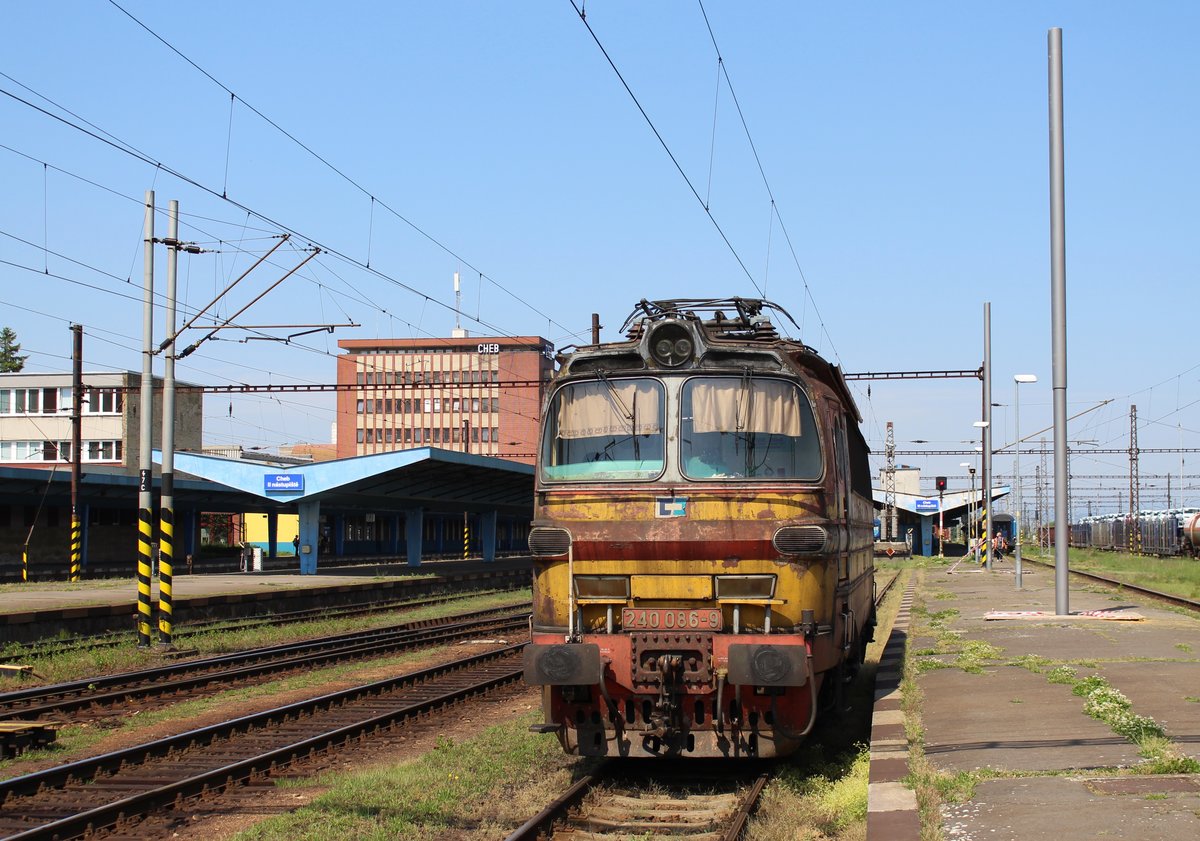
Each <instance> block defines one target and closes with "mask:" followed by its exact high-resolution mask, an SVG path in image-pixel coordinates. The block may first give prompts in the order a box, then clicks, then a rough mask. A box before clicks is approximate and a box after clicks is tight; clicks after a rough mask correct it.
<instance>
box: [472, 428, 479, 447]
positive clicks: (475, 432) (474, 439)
mask: <svg viewBox="0 0 1200 841" xmlns="http://www.w3.org/2000/svg"><path fill="white" fill-rule="evenodd" d="M471 443H472V444H478V443H479V427H477V426H473V427H471Z"/></svg>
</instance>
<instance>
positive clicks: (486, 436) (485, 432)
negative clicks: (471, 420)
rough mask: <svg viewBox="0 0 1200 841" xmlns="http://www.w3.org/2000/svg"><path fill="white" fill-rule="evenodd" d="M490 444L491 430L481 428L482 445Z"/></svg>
mask: <svg viewBox="0 0 1200 841" xmlns="http://www.w3.org/2000/svg"><path fill="white" fill-rule="evenodd" d="M491 442H492V430H491V429H489V428H488V427H486V426H485V427H484V428H483V443H485V444H490V443H491Z"/></svg>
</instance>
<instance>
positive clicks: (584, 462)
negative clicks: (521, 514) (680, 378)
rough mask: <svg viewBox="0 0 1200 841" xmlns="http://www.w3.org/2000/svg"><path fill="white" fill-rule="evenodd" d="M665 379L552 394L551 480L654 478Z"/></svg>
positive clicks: (546, 465) (608, 382) (659, 462)
mask: <svg viewBox="0 0 1200 841" xmlns="http://www.w3.org/2000/svg"><path fill="white" fill-rule="evenodd" d="M665 407H666V401H665V400H664V398H663V386H662V383H660V382H657V381H656V380H651V379H645V378H636V379H620V380H612V379H608V378H602V379H600V380H597V381H595V382H583V383H571V384H570V385H566V386H563V387H562V388H561V389H559V391H558V393H557V394H555V395H554V400H553V401H552V402H551V404H550V408H549V411H548V413H547V421H546V433H545V437H544V439H543V443H542V473H543V475H544V476H545V477H546V478H547V479H599V480H604V479H619V480H627V479H653V478H655V477H656V476H658V474H659V473H661V472H662V470H663V458H664V453H663V449H664V436H663V412H664V410H665Z"/></svg>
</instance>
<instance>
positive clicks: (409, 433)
mask: <svg viewBox="0 0 1200 841" xmlns="http://www.w3.org/2000/svg"><path fill="white" fill-rule="evenodd" d="M404 443H405V444H411V443H412V430H411V429H405V430H404Z"/></svg>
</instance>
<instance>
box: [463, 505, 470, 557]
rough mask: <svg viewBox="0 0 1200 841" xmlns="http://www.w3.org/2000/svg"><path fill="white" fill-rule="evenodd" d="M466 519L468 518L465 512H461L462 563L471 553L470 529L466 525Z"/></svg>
mask: <svg viewBox="0 0 1200 841" xmlns="http://www.w3.org/2000/svg"><path fill="white" fill-rule="evenodd" d="M467 517H468V514H467V512H466V511H464V512H463V560H464V561H465V560H466V559H467V556H468V555H470V553H471V529H470V527H469V526H468V524H467V523H468V521H467Z"/></svg>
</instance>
